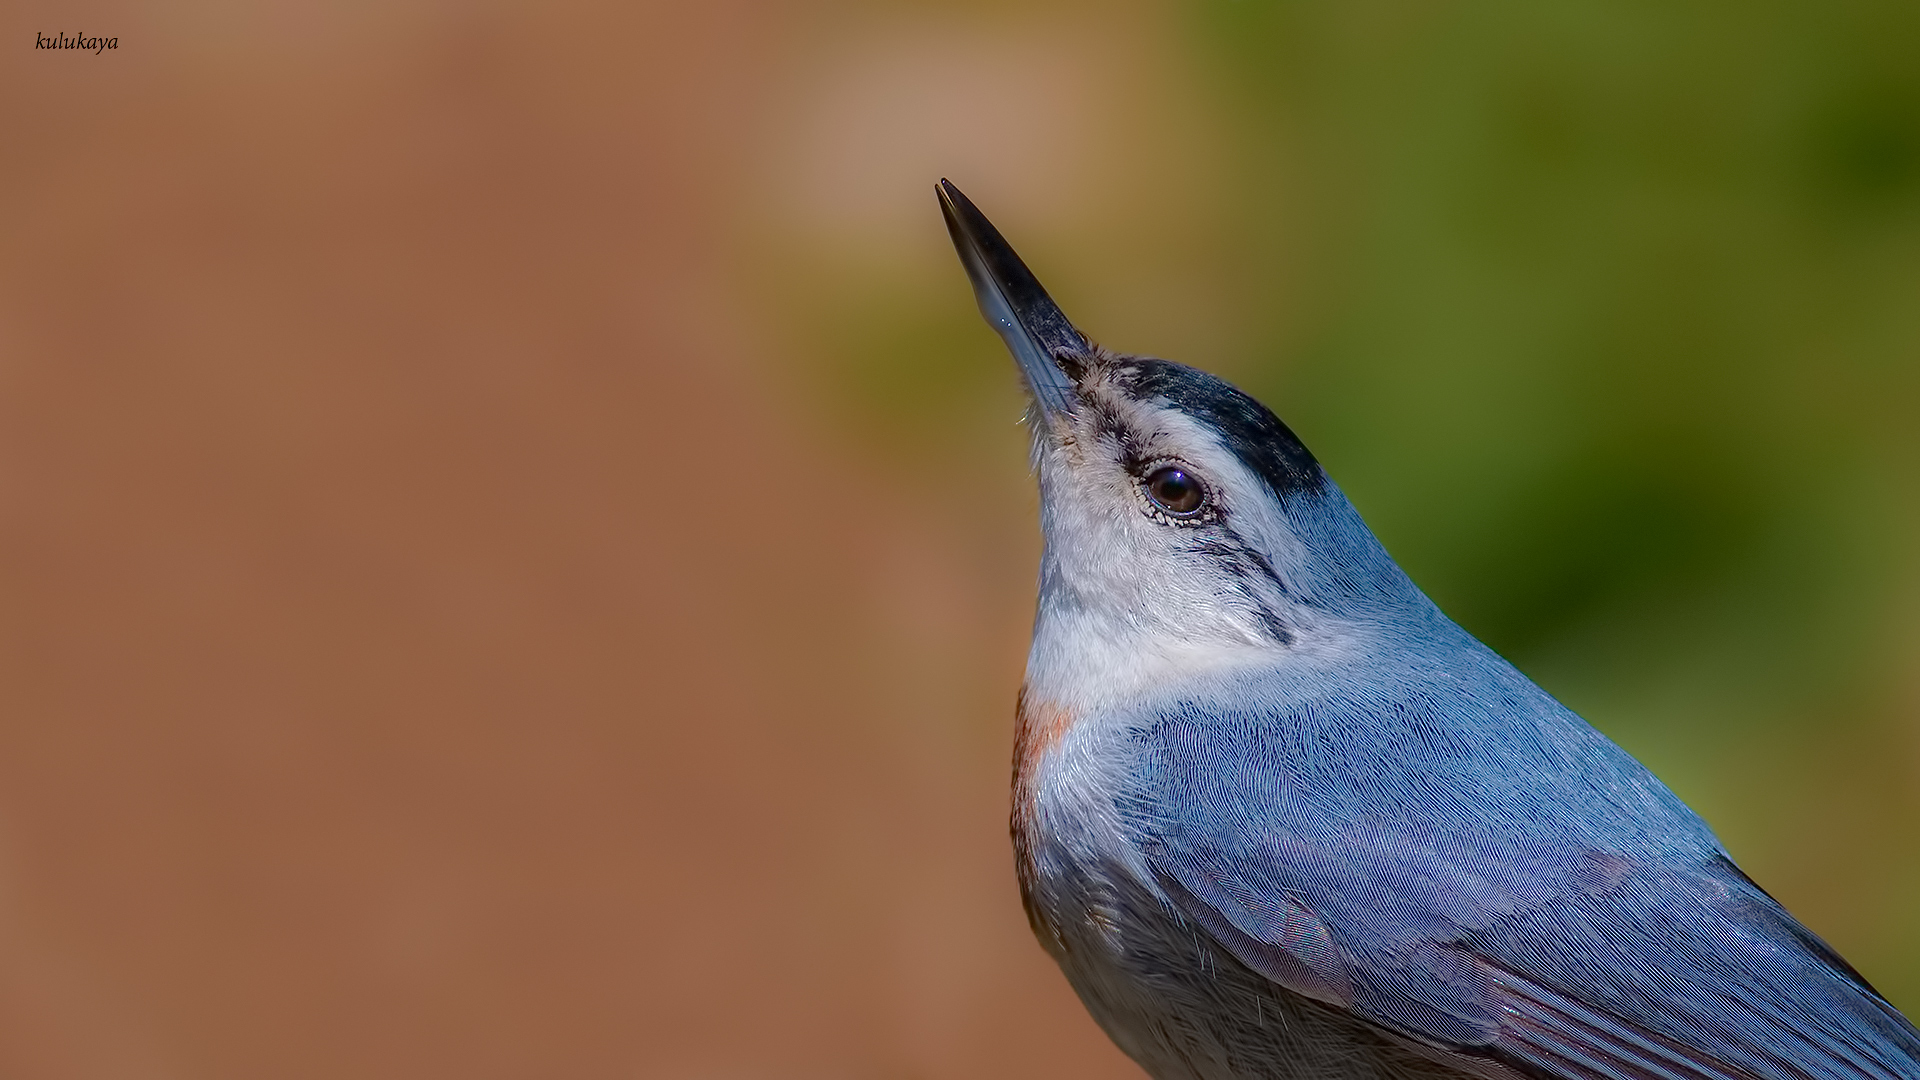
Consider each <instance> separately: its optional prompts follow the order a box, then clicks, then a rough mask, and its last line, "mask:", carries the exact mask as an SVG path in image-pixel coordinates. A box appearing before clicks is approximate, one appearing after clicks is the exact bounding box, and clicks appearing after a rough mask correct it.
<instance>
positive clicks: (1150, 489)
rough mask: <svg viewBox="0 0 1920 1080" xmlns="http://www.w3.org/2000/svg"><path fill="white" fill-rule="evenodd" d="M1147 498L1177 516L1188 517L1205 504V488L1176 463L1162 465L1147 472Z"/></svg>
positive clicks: (1196, 512) (1197, 511)
mask: <svg viewBox="0 0 1920 1080" xmlns="http://www.w3.org/2000/svg"><path fill="white" fill-rule="evenodd" d="M1146 489H1147V498H1148V499H1149V500H1151V501H1152V503H1153V505H1155V506H1157V507H1159V508H1160V509H1162V510H1164V511H1166V512H1167V513H1169V514H1171V515H1173V516H1174V517H1177V518H1190V517H1193V516H1194V515H1196V514H1198V513H1199V512H1200V510H1201V508H1202V507H1204V506H1205V505H1206V501H1207V490H1206V488H1204V487H1202V486H1201V485H1200V481H1199V480H1198V479H1197V478H1195V477H1194V476H1193V474H1191V473H1189V472H1187V470H1185V469H1183V468H1181V467H1180V466H1178V465H1162V466H1160V467H1159V468H1157V469H1155V470H1153V471H1152V472H1150V473H1148V474H1147V481H1146Z"/></svg>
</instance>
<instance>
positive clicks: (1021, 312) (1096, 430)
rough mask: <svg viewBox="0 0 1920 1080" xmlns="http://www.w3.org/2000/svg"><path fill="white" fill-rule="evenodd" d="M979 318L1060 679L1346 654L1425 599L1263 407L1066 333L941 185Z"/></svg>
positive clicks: (975, 217) (1154, 675)
mask: <svg viewBox="0 0 1920 1080" xmlns="http://www.w3.org/2000/svg"><path fill="white" fill-rule="evenodd" d="M939 195H940V203H941V207H942V209H943V210H944V211H945V213H946V219H947V228H948V230H949V231H950V232H951V233H952V235H953V241H954V245H955V247H956V248H957V249H958V250H959V253H960V259H961V262H962V263H963V264H965V266H966V269H967V275H968V277H969V278H970V279H971V280H972V282H973V288H974V295H975V297H976V298H977V299H978V300H979V303H980V309H981V312H982V314H984V315H985V316H986V318H987V321H988V322H989V323H990V324H992V325H993V327H994V329H995V330H997V331H999V333H1000V336H1001V338H1002V339H1003V340H1004V341H1005V342H1006V344H1007V347H1008V349H1009V350H1011V351H1012V353H1013V355H1014V358H1015V360H1017V361H1018V363H1019V366H1020V371H1021V374H1022V376H1023V377H1024V380H1025V383H1026V386H1027V389H1028V391H1029V393H1030V394H1031V396H1032V399H1033V405H1032V408H1031V410H1030V411H1029V413H1028V418H1029V420H1030V422H1031V424H1032V427H1033V454H1034V463H1035V470H1036V472H1037V473H1038V475H1039V480H1040V501H1041V529H1042V533H1043V535H1044V539H1045V550H1044V554H1043V556H1042V561H1041V577H1040V609H1039V613H1038V619H1037V624H1036V629H1035V650H1036V651H1035V656H1034V660H1035V661H1036V663H1035V664H1034V665H1033V666H1034V667H1036V668H1039V667H1043V666H1047V665H1045V664H1042V663H1039V662H1041V661H1044V660H1046V659H1047V657H1045V656H1043V653H1044V652H1045V651H1046V650H1048V649H1050V648H1053V649H1059V650H1063V651H1065V652H1070V653H1072V654H1073V655H1072V657H1071V658H1069V657H1067V656H1065V655H1062V656H1059V657H1055V658H1053V659H1054V661H1055V663H1054V664H1053V665H1052V666H1055V667H1057V666H1059V665H1060V664H1066V665H1067V666H1068V667H1077V668H1083V669H1087V670H1080V671H1076V672H1063V675H1070V676H1071V680H1072V681H1074V682H1085V681H1088V680H1091V681H1092V683H1094V684H1102V683H1107V684H1114V685H1115V689H1116V690H1117V691H1120V692H1124V684H1128V683H1133V682H1135V681H1136V680H1146V681H1153V680H1160V681H1164V680H1165V679H1166V677H1168V676H1170V675H1173V674H1175V673H1177V672H1188V673H1193V672H1197V671H1200V670H1205V669H1209V668H1212V667H1215V666H1217V665H1230V664H1235V663H1241V662H1248V661H1253V662H1260V661H1263V660H1264V661H1272V660H1275V659H1279V658H1280V657H1283V656H1289V655H1292V656H1302V655H1322V656H1324V655H1326V654H1327V653H1328V652H1329V651H1331V652H1343V651H1345V650H1346V649H1347V648H1348V647H1349V645H1350V642H1351V640H1352V636H1353V634H1354V633H1355V632H1356V631H1357V630H1359V629H1360V628H1362V627H1364V626H1366V625H1369V624H1371V625H1379V624H1382V623H1386V622H1392V621H1395V620H1400V619H1404V618H1406V617H1408V616H1410V615H1414V614H1415V613H1416V612H1420V613H1424V612H1425V611H1427V610H1430V605H1429V604H1428V603H1427V601H1426V600H1425V598H1424V597H1423V596H1421V594H1420V593H1419V592H1418V590H1416V589H1415V588H1414V587H1413V586H1412V585H1411V583H1409V582H1408V581H1407V578H1406V576H1405V575H1404V574H1403V573H1402V572H1401V571H1400V569H1399V568H1398V567H1397V566H1396V565H1395V564H1394V562H1393V560H1392V559H1391V558H1389V557H1388V556H1387V554H1386V552H1385V551H1384V550H1383V549H1382V548H1381V547H1380V545H1379V543H1378V541H1376V540H1375V539H1374V537H1373V534H1372V533H1371V532H1369V531H1368V529H1367V527H1366V525H1365V524H1364V523H1362V522H1361V520H1360V517H1359V515H1358V514H1357V513H1355V511H1354V509H1353V507H1352V505H1351V504H1350V503H1348V502H1347V499H1346V497H1345V496H1344V495H1342V494H1341V492H1340V489H1339V488H1338V487H1336V486H1335V485H1334V484H1333V482H1332V481H1331V480H1329V479H1328V478H1327V474H1326V472H1325V471H1324V470H1323V469H1322V468H1321V467H1320V463H1319V462H1318V461H1316V460H1315V459H1314V456H1313V455H1312V454H1311V453H1310V452H1308V450H1307V448H1306V447H1305V446H1304V445H1302V443H1301V442H1300V440H1299V439H1298V438H1297V437H1295V435H1294V434H1293V432H1292V431H1290V430H1289V429H1288V428H1287V426H1286V425H1285V424H1284V423H1282V422H1281V421H1280V419H1279V418H1278V417H1276V416H1275V415H1274V414H1273V413H1272V412H1271V411H1270V410H1269V409H1267V407H1266V406H1264V405H1262V404H1260V402H1258V401H1256V400H1254V399H1253V398H1252V397H1250V396H1249V395H1247V394H1245V393H1243V392H1242V391H1240V390H1239V389H1237V388H1235V387H1234V386H1232V385H1231V384H1229V383H1228V382H1226V381H1225V380H1224V379H1220V378H1218V377H1216V376H1213V375H1209V374H1207V373H1206V372H1203V371H1199V370H1197V369H1194V368H1191V367H1187V366H1185V365H1183V364H1176V363H1173V362H1171V361H1167V360H1158V359H1151V358H1146V357H1138V356H1126V355H1120V354H1116V353H1113V352H1109V351H1108V350H1106V349H1103V348H1101V347H1099V346H1097V345H1095V344H1093V343H1092V342H1091V341H1090V340H1088V339H1087V338H1086V337H1085V336H1084V335H1082V334H1081V333H1080V332H1079V331H1078V330H1077V329H1075V328H1074V326H1073V324H1072V323H1071V322H1069V321H1068V320H1067V318H1066V316H1065V315H1064V314H1062V313H1061V311H1060V309H1059V308H1058V307H1057V306H1056V305H1055V304H1054V303H1053V301H1052V300H1051V299H1050V298H1049V297H1048V296H1047V294H1046V291H1045V290H1044V289H1042V288H1041V287H1040V283H1039V282H1038V281H1036V280H1035V279H1034V276H1033V274H1032V273H1031V272H1030V271H1029V270H1028V269H1027V267H1026V265H1025V264H1024V263H1022V262H1021V261H1020V257H1019V256H1018V255H1016V254H1015V253H1014V251H1013V249H1012V248H1011V247H1010V246H1009V245H1008V244H1007V242H1006V240H1005V239H1004V238H1003V237H1001V235H1000V233H999V231H998V230H997V229H995V228H994V227H993V225H992V223H991V222H989V221H988V220H987V219H986V217H985V216H984V215H982V214H981V213H980V211H979V209H978V208H977V207H975V206H974V205H973V203H972V202H970V201H969V200H968V199H967V197H966V196H964V195H962V194H961V193H960V191H959V189H957V188H955V187H954V186H953V185H952V184H950V183H948V182H946V181H944V180H943V181H941V183H940V185H939Z"/></svg>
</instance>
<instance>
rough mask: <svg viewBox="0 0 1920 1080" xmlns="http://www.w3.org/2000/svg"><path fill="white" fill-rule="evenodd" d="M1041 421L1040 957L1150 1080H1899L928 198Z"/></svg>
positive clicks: (1575, 731) (995, 235)
mask: <svg viewBox="0 0 1920 1080" xmlns="http://www.w3.org/2000/svg"><path fill="white" fill-rule="evenodd" d="M936 191H937V194H938V196H939V201H940V205H941V209H942V212H943V214H944V216H945V219H946V225H947V229H948V231H949V233H950V235H951V237H952V239H953V243H954V246H955V248H956V250H957V251H958V252H959V255H960V261H961V263H962V264H963V266H964V267H965V270H966V273H967V276H968V278H969V280H970V282H971V284H972V288H973V292H974V296H975V299H976V301H977V303H978V305H979V307H980V310H981V313H982V315H984V316H985V318H986V320H987V322H988V323H989V324H990V325H991V326H992V327H993V329H994V330H996V331H997V332H998V333H999V335H1000V337H1001V339H1002V340H1003V342H1004V343H1005V345H1006V346H1007V348H1008V350H1009V351H1010V352H1012V354H1013V357H1014V359H1015V361H1016V363H1017V366H1018V368H1019V371H1020V374H1021V376H1022V381H1023V382H1024V384H1025V389H1026V392H1027V394H1028V397H1029V398H1030V406H1029V410H1028V413H1027V419H1028V422H1029V426H1030V428H1031V432H1030V435H1031V454H1032V471H1033V472H1034V474H1035V475H1036V477H1037V480H1038V485H1039V491H1040V506H1039V519H1040V531H1041V538H1042V549H1041V557H1040V568H1039V590H1038V592H1039V595H1038V602H1037V605H1036V610H1035V615H1034V624H1033V637H1032V644H1031V648H1030V651H1029V653H1028V658H1027V667H1026V676H1025V680H1024V682H1023V684H1022V686H1021V689H1020V693H1019V698H1018V705H1017V708H1016V714H1015V731H1014V744H1015V745H1014V760H1013V776H1012V812H1011V831H1012V837H1013V848H1014V862H1015V869H1016V872H1017V877H1018V880H1019V885H1020V892H1021V898H1022V901H1023V904H1024V906H1025V910H1026V914H1027V918H1028V921H1029V923H1030V924H1031V927H1032V930H1033V932H1034V934H1035V936H1036V937H1037V938H1038V939H1039V941H1040V943H1041V945H1042V946H1043V947H1044V948H1045V949H1046V951H1047V952H1049V953H1050V954H1051V955H1052V956H1053V958H1054V959H1055V961H1056V962H1057V963H1058V965H1059V967H1060V968H1061V970H1062V971H1063V972H1064V974H1065V975H1066V978H1067V981H1068V982H1069V983H1070V984H1071V985H1072V987H1073V989H1074V991H1075V992H1076V993H1077V994H1078V995H1079V997H1080V1000H1081V1001H1082V1003H1083V1004H1084V1005H1085V1006H1086V1008H1087V1010H1088V1012H1090V1013H1091V1014H1092V1016H1093V1018H1094V1020H1095V1021H1096V1022H1097V1023H1098V1024H1099V1025H1100V1026H1101V1027H1102V1028H1103V1029H1104V1030H1105V1032H1106V1033H1107V1035H1108V1036H1109V1037H1110V1038H1111V1039H1112V1040H1113V1042H1114V1043H1115V1044H1116V1045H1118V1047H1119V1048H1120V1049H1121V1050H1122V1051H1123V1052H1125V1053H1126V1054H1127V1055H1128V1056H1129V1057H1131V1058H1132V1059H1133V1060H1134V1061H1135V1062H1137V1063H1138V1064H1139V1065H1140V1066H1141V1067H1142V1068H1143V1069H1144V1070H1145V1071H1146V1072H1147V1073H1148V1074H1149V1075H1151V1076H1152V1077H1154V1078H1155V1080H1376V1078H1377V1080H1462V1078H1472V1080H1882V1078H1895V1077H1902V1078H1920V1032H1916V1030H1915V1028H1914V1026H1913V1024H1912V1023H1910V1022H1909V1021H1908V1020H1907V1019H1906V1017H1905V1016H1903V1015H1902V1014H1901V1013H1900V1012H1899V1010H1897V1009H1896V1008H1895V1007H1894V1006H1893V1005H1891V1004H1890V1003H1889V1002H1888V1001H1887V1000H1886V998H1884V997H1883V996H1881V994H1880V993H1879V992H1878V991H1876V990H1875V989H1874V988H1873V987H1872V986H1871V985H1869V984H1868V982H1867V980H1866V979H1865V978H1863V977H1862V976H1861V975H1860V973H1859V972H1858V971H1856V970H1855V969H1854V968H1853V967H1852V966H1850V965H1849V964H1848V963H1847V961H1845V960H1844V959H1842V958H1841V957H1840V955H1839V954H1838V953H1836V952H1835V951H1834V950H1833V949H1832V948H1831V947H1829V946H1828V945H1827V944H1826V943H1825V942H1823V941H1822V940H1821V939H1820V938H1819V937H1817V936H1815V935H1814V934H1813V932H1811V931H1810V930H1808V929H1807V928H1806V927H1804V926H1803V925H1801V924H1800V923H1799V922H1798V921H1797V920H1796V919H1795V918H1794V917H1793V916H1792V915H1790V914H1788V912H1787V911H1786V910H1785V909H1784V908H1783V907H1782V906H1781V905H1780V904H1779V903H1777V902H1776V901H1775V900H1774V899H1773V898H1772V897H1771V896H1770V895H1768V894H1767V893H1766V892H1765V891H1764V890H1762V889H1761V887H1760V886H1759V885H1757V884H1755V883H1754V881H1753V880H1752V879H1751V878H1749V877H1748V876H1747V875H1746V874H1745V873H1744V872H1742V871H1741V870H1740V868H1739V867H1738V866H1737V865H1735V863H1734V861H1733V859H1732V857H1731V856H1730V855H1729V854H1728V853H1727V850H1726V848H1725V847H1724V846H1723V845H1722V844H1721V842H1720V841H1719V840H1718V839H1717V838H1716V836H1715V835H1714V833H1713V831H1712V830H1711V829H1710V828H1709V827H1708V826H1707V824H1706V823H1705V822H1704V821H1703V820H1702V819H1701V818H1700V817H1699V816H1697V815H1696V814H1695V813H1694V812H1693V811H1692V810H1691V809H1689V808H1688V807H1687V805H1686V804H1685V803H1684V802H1682V801H1681V800H1680V798H1679V797H1678V796H1676V795H1675V794H1674V793H1673V792H1672V791H1671V790H1669V789H1668V788H1667V787H1666V785H1664V784H1663V783H1661V781H1660V780H1658V779H1657V778H1656V777H1655V776H1654V775H1653V774H1652V772H1650V771H1649V770H1648V769H1647V768H1646V767H1645V766H1644V765H1642V764H1641V763H1640V762H1639V761H1638V760H1636V759H1635V758H1633V757H1632V756H1631V755H1630V754H1628V753H1627V752H1626V751H1625V750H1624V749H1622V748H1621V747H1620V746H1618V745H1616V744H1615V743H1614V742H1612V741H1611V740H1609V739H1608V738H1607V737H1606V736H1605V735H1603V734H1601V733H1600V732H1599V731H1598V730H1597V729H1595V728H1594V727H1592V726H1591V725H1590V724H1588V723H1587V722H1586V721H1585V720H1583V719H1582V718H1581V717H1579V716H1578V715H1576V714H1575V713H1573V712H1572V711H1571V710H1569V709H1568V708H1567V707H1565V706H1564V705H1562V704H1561V703H1560V702H1558V701H1557V700H1555V699H1554V698H1553V697H1552V696H1550V695H1549V694H1548V693H1547V692H1546V691H1545V690H1542V689H1541V688H1540V687H1539V686H1537V685H1535V684H1534V683H1533V682H1532V681H1531V680H1529V679H1528V678H1527V677H1526V676H1525V675H1523V674H1522V673H1521V672H1520V671H1519V670H1518V669H1516V668H1515V667H1514V666H1513V665H1512V664H1510V663H1508V662H1507V661H1506V660H1505V659H1503V658H1502V657H1501V656H1500V655H1499V654H1498V653H1496V652H1494V651H1493V650H1492V649H1491V648H1489V647H1487V646H1486V645H1484V644H1482V643H1481V642H1480V641H1479V640H1478V639H1476V638H1475V637H1474V636H1473V635H1472V634H1470V633H1468V632H1467V631H1466V630H1465V629H1463V628H1461V627H1460V626H1459V625H1458V624H1456V623H1455V622H1453V621H1452V620H1451V619H1449V618H1448V617H1447V616H1446V615H1445V614H1443V613H1442V612H1441V611H1440V609H1439V608H1438V607H1437V606H1436V605H1435V604H1434V602H1433V601H1432V600H1430V599H1429V598H1428V597H1427V596H1426V594H1425V593H1423V592H1421V590H1420V589H1419V588H1418V587H1416V586H1415V585H1414V583H1413V582H1412V581H1411V580H1410V579H1409V578H1408V576H1407V574H1406V573H1405V572H1404V571H1403V570H1402V569H1401V568H1400V566H1399V565H1398V564H1397V563H1395V561H1394V560H1393V558H1392V557H1391V556H1389V555H1388V553H1387V551H1386V549H1385V548H1384V547H1383V546H1382V545H1381V543H1380V542H1379V540H1377V539H1376V538H1375V537H1374V535H1373V533H1372V532H1371V531H1370V530H1369V529H1368V528H1367V526H1366V524H1365V523H1364V522H1363V521H1362V520H1361V518H1360V515H1359V514H1358V512H1357V511H1356V510H1355V509H1354V507H1353V504H1352V503H1350V502H1349V501H1348V500H1347V498H1346V496H1345V495H1344V494H1342V492H1341V490H1340V488H1339V487H1337V486H1336V485H1335V484H1334V482H1333V480H1332V479H1330V478H1329V476H1328V474H1327V472H1326V470H1325V469H1324V468H1323V467H1322V465H1321V464H1320V462H1319V461H1318V459H1316V458H1315V457H1314V455H1313V454H1312V453H1311V452H1310V451H1308V449H1307V448H1306V446H1305V445H1304V444H1303V443H1302V442H1301V441H1300V439H1299V438H1298V437H1296V436H1295V435H1294V433H1293V432H1292V430H1290V429H1289V428H1288V427H1287V426H1286V424H1285V423H1283V422H1282V421H1281V420H1280V419H1279V418H1278V417H1277V416H1275V415H1274V413H1273V412H1272V411H1271V410H1269V409H1268V408H1267V407H1266V406H1265V405H1262V404H1261V403H1260V402H1259V401H1257V400H1255V399H1254V398H1253V397H1251V396H1249V395H1248V394H1246V393H1244V392H1242V391H1241V390H1239V389H1238V388H1236V387H1234V386H1232V385H1231V384H1229V383H1228V382H1226V381H1225V380H1223V379H1220V378H1218V377H1216V376H1214V375H1211V374H1208V373H1206V372H1204V371H1201V370H1198V369H1196V368H1193V367H1189V366H1186V365H1183V364H1179V363H1175V362H1173V361H1169V360H1163V359H1157V358H1152V357H1145V356H1135V355H1128V354H1123V353H1116V352H1112V351H1109V350H1108V349H1106V348H1103V347H1102V346H1100V345H1097V344H1095V343H1094V342H1093V341H1092V340H1091V339H1089V338H1088V337H1086V336H1085V335H1084V334H1082V333H1081V332H1080V331H1079V330H1078V329H1076V328H1075V327H1074V325H1073V323H1072V322H1070V321H1069V320H1068V319H1067V317H1066V316H1065V314H1063V313H1062V312H1061V310H1060V308H1059V307H1058V306H1057V305H1056V304H1055V303H1054V302H1053V300H1052V299H1051V298H1050V297H1049V296H1048V295H1047V293H1046V291H1045V290H1044V289H1043V288H1042V287H1041V286H1040V283H1039V282H1038V281H1037V280H1036V279H1035V277H1034V275H1033V273H1032V272H1031V271H1030V270H1029V269H1028V268H1027V266H1026V264H1025V263H1024V262H1022V261H1021V259H1020V257H1019V256H1018V255H1017V254H1016V253H1015V252H1014V250H1013V248H1012V247H1011V246H1009V245H1008V243H1007V241H1006V240H1005V238H1004V237H1002V236H1001V234H1000V232H999V231H998V230H997V229H996V228H995V227H994V226H993V224H992V223H991V222H990V221H988V220H987V218H986V217H985V215H983V214H982V213H981V212H980V210H979V208H978V207H976V206H975V205H974V204H973V203H972V202H971V201H969V200H968V199H967V197H966V196H965V195H963V194H962V193H961V192H960V190H959V189H958V188H957V187H955V186H954V185H953V184H952V183H950V182H949V181H947V180H944V179H943V180H941V181H940V182H939V184H938V185H937V188H936Z"/></svg>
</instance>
